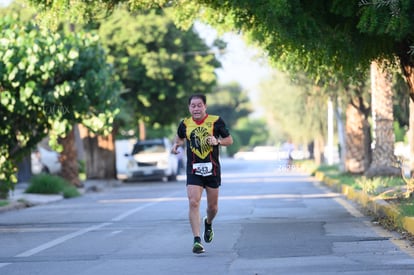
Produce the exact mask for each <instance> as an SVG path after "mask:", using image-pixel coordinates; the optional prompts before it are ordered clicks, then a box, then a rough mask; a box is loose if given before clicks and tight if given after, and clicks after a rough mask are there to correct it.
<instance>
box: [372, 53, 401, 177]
mask: <svg viewBox="0 0 414 275" xmlns="http://www.w3.org/2000/svg"><path fill="white" fill-rule="evenodd" d="M371 93H372V94H371V101H372V104H371V107H372V121H373V128H374V129H373V130H374V138H373V140H374V150H373V154H372V163H371V166H370V168H369V169H368V171H367V172H366V173H365V175H366V176H367V177H374V176H396V175H399V174H400V171H399V169H398V168H397V167H395V163H396V158H395V155H394V143H395V135H394V127H393V122H394V114H393V102H392V74H391V72H390V71H389V70H387V68H386V66H385V64H384V63H383V62H375V61H373V62H372V63H371Z"/></svg>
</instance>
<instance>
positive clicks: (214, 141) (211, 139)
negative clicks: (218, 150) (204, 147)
mask: <svg viewBox="0 0 414 275" xmlns="http://www.w3.org/2000/svg"><path fill="white" fill-rule="evenodd" d="M207 143H208V144H209V145H211V146H217V145H219V141H218V139H217V138H216V137H214V136H209V137H207Z"/></svg>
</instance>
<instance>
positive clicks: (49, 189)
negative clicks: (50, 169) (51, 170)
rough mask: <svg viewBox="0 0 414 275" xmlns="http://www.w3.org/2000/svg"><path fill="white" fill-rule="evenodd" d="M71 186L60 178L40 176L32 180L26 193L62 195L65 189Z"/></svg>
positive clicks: (47, 175)
mask: <svg viewBox="0 0 414 275" xmlns="http://www.w3.org/2000/svg"><path fill="white" fill-rule="evenodd" d="M69 184H70V183H69V182H67V181H66V180H65V179H63V178H61V177H59V176H55V175H49V174H39V175H35V176H33V177H32V178H31V180H30V185H29V186H28V187H27V189H26V193H36V194H60V193H61V192H62V190H63V188H64V187H65V186H66V185H69Z"/></svg>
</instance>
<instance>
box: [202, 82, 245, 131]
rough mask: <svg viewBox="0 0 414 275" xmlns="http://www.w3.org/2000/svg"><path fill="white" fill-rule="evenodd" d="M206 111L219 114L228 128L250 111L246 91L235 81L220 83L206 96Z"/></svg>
mask: <svg viewBox="0 0 414 275" xmlns="http://www.w3.org/2000/svg"><path fill="white" fill-rule="evenodd" d="M207 107H208V109H207V112H208V113H211V114H216V115H220V116H221V117H223V119H224V120H225V121H226V123H227V125H228V126H229V128H233V127H234V126H235V125H236V123H237V121H238V120H239V119H241V118H244V117H247V116H248V115H249V114H250V113H251V112H252V106H251V103H250V99H249V97H248V95H247V92H246V91H243V90H242V87H241V86H240V85H239V84H237V83H232V84H227V85H220V86H218V87H217V88H216V89H215V91H214V92H213V93H212V94H211V95H209V96H208V98H207Z"/></svg>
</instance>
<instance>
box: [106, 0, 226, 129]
mask: <svg viewBox="0 0 414 275" xmlns="http://www.w3.org/2000/svg"><path fill="white" fill-rule="evenodd" d="M99 34H100V36H101V38H102V39H101V41H102V42H103V44H104V45H105V46H106V48H107V49H108V52H109V57H108V58H109V61H110V62H111V63H113V64H114V68H115V71H116V72H117V74H118V75H119V76H120V80H121V81H122V82H123V84H124V86H125V89H126V90H125V92H124V93H122V95H121V97H122V98H123V99H124V100H125V102H126V107H127V108H126V109H125V110H123V112H126V114H129V115H130V116H129V122H128V121H126V122H120V125H121V127H128V126H129V127H130V129H131V128H132V129H136V128H137V121H139V120H141V121H144V122H145V124H146V126H147V128H156V127H158V126H157V125H161V126H165V125H169V124H171V123H173V122H176V121H178V120H179V119H181V118H182V117H183V116H185V115H186V114H187V112H188V111H187V108H185V106H186V105H185V104H186V102H187V98H188V96H189V95H190V94H192V93H209V92H211V90H212V88H213V87H214V85H215V84H216V75H215V73H214V70H215V69H216V68H217V67H219V66H220V63H219V62H218V61H217V59H216V58H215V55H214V54H212V52H211V51H210V49H209V47H208V46H207V45H206V44H205V43H204V41H203V40H202V39H201V38H200V37H199V36H198V34H197V33H195V31H193V29H189V30H187V31H183V30H180V29H178V28H177V27H176V26H175V25H174V23H173V22H172V20H171V19H170V18H169V17H168V16H166V15H165V14H164V13H163V11H161V10H150V11H142V12H129V11H128V10H126V9H125V8H119V9H116V10H115V11H114V13H113V15H112V16H111V17H108V18H106V19H105V20H103V21H102V22H101V24H100V26H99ZM166 112H168V115H166ZM123 117H128V115H124V116H123ZM131 124H132V125H131Z"/></svg>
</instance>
